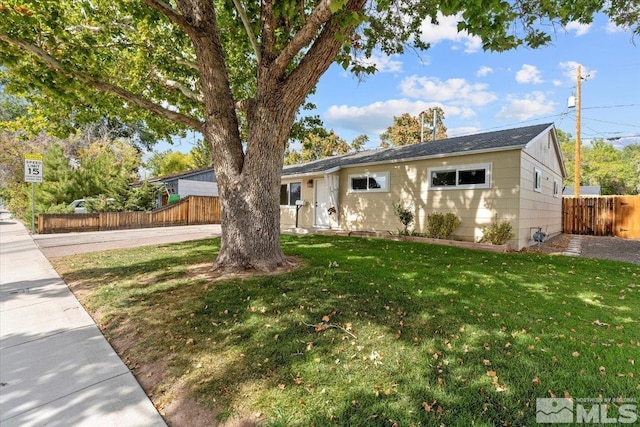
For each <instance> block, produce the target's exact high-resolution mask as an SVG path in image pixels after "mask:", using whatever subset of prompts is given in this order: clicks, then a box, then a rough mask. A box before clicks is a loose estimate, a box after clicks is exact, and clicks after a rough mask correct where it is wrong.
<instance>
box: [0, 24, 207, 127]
mask: <svg viewBox="0 0 640 427" xmlns="http://www.w3.org/2000/svg"><path fill="white" fill-rule="evenodd" d="M0 40H4V41H5V42H7V43H10V44H13V45H15V46H18V47H20V48H22V49H24V50H25V51H27V52H29V53H31V54H33V55H35V56H36V57H37V58H38V59H40V60H41V61H42V62H43V63H44V64H45V65H46V66H47V67H49V68H52V69H54V70H56V71H59V72H60V73H62V74H64V75H66V76H68V77H72V78H76V79H78V80H81V81H83V82H86V83H89V84H90V85H91V86H93V87H94V88H96V89H98V90H100V91H102V92H106V93H110V94H112V95H116V96H118V97H119V98H121V99H124V100H126V101H129V102H131V103H132V104H135V105H137V106H139V107H141V108H144V109H146V110H148V111H150V112H152V113H154V114H157V115H158V116H160V117H162V118H164V119H167V120H169V121H172V122H175V123H179V124H182V125H185V126H188V127H190V128H192V129H194V130H197V131H201V130H202V128H203V123H202V122H200V121H199V120H197V119H195V118H193V117H189V116H186V115H184V114H181V113H178V112H176V111H172V110H170V109H168V108H165V107H162V106H160V105H158V104H156V103H154V102H152V101H149V100H148V99H144V98H142V97H140V96H138V95H136V94H135V93H133V92H130V91H128V90H126V89H123V88H120V87H118V86H115V85H113V84H111V83H107V82H104V81H102V80H99V79H97V78H95V77H91V76H89V75H85V74H83V73H82V72H80V71H76V70H67V69H65V68H64V67H63V66H62V64H60V62H58V60H57V59H55V58H54V57H52V56H51V55H49V53H47V52H46V51H45V50H43V49H41V48H39V47H37V46H34V45H32V44H30V43H26V42H24V41H22V40H17V39H14V38H12V37H9V36H7V35H6V34H1V33H0Z"/></svg>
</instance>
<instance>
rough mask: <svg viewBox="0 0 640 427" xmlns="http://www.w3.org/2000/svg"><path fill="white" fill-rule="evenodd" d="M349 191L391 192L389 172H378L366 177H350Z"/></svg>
mask: <svg viewBox="0 0 640 427" xmlns="http://www.w3.org/2000/svg"><path fill="white" fill-rule="evenodd" d="M349 191H353V192H364V191H371V192H375V191H377V192H384V191H389V172H376V173H370V174H366V175H349Z"/></svg>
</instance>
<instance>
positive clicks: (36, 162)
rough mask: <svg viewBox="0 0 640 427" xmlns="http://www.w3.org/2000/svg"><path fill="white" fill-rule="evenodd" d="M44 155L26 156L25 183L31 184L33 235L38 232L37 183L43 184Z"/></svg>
mask: <svg viewBox="0 0 640 427" xmlns="http://www.w3.org/2000/svg"><path fill="white" fill-rule="evenodd" d="M43 162H44V156H43V155H42V154H25V155H24V182H30V183H31V233H32V234H34V233H35V232H36V231H35V229H36V182H42V176H43V175H44V168H43Z"/></svg>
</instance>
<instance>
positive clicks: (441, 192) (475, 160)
mask: <svg viewBox="0 0 640 427" xmlns="http://www.w3.org/2000/svg"><path fill="white" fill-rule="evenodd" d="M486 163H488V164H489V165H490V168H491V187H490V188H484V189H478V188H476V189H432V188H429V180H428V175H427V174H428V170H429V168H434V167H436V168H439V167H447V166H466V165H472V164H486ZM387 171H388V172H389V180H390V191H389V192H384V193H353V192H350V191H349V190H348V182H349V181H348V180H349V175H353V174H361V173H362V174H365V173H375V172H378V173H380V172H387ZM519 171H520V159H519V150H512V151H502V152H496V153H485V154H474V155H465V156H451V157H446V158H442V159H429V160H420V161H408V162H403V163H395V164H387V165H376V166H369V167H357V168H348V169H345V170H343V171H341V172H340V173H341V176H340V178H341V179H340V182H341V184H343V183H344V185H342V186H341V189H340V213H341V217H340V228H343V229H346V230H375V231H390V232H397V231H398V230H400V229H401V228H402V224H401V223H400V221H398V219H397V217H396V215H395V214H394V212H393V202H396V203H397V202H399V201H400V200H402V201H403V203H404V205H405V206H408V205H412V206H413V208H414V212H415V214H416V218H415V222H414V224H413V226H412V228H413V229H415V230H416V231H418V232H421V233H424V232H426V230H427V216H428V215H429V214H432V213H448V212H453V213H455V214H456V215H457V216H458V217H459V218H460V220H461V224H460V227H458V229H456V231H455V232H454V234H453V236H452V237H453V238H456V239H460V240H466V241H476V240H478V239H479V238H480V237H481V236H482V227H483V226H485V225H487V224H489V223H490V222H491V221H492V220H493V218H494V216H495V214H496V213H498V214H499V215H498V218H499V219H500V220H508V221H511V222H512V223H514V222H516V221H517V219H518V210H519V202H518V197H519V185H520V180H519ZM514 228H516V227H515V224H514Z"/></svg>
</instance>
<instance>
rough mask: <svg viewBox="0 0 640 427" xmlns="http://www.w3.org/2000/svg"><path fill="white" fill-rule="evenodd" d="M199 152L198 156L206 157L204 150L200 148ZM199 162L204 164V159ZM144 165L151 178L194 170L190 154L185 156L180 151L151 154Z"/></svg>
mask: <svg viewBox="0 0 640 427" xmlns="http://www.w3.org/2000/svg"><path fill="white" fill-rule="evenodd" d="M199 150H200V151H199V152H198V156H201V155H202V156H206V152H205V150H204V149H202V148H200V149H199ZM200 161H203V162H206V159H205V158H204V157H201V158H200ZM145 165H146V167H147V168H148V169H149V171H150V172H151V175H152V176H164V175H171V174H174V173H180V172H186V171H189V170H192V169H195V168H196V161H195V159H194V156H193V154H192V153H188V154H185V153H181V152H180V151H173V150H167V151H163V152H160V153H153V155H152V156H151V157H150V158H149V160H147V161H146V163H145Z"/></svg>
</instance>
